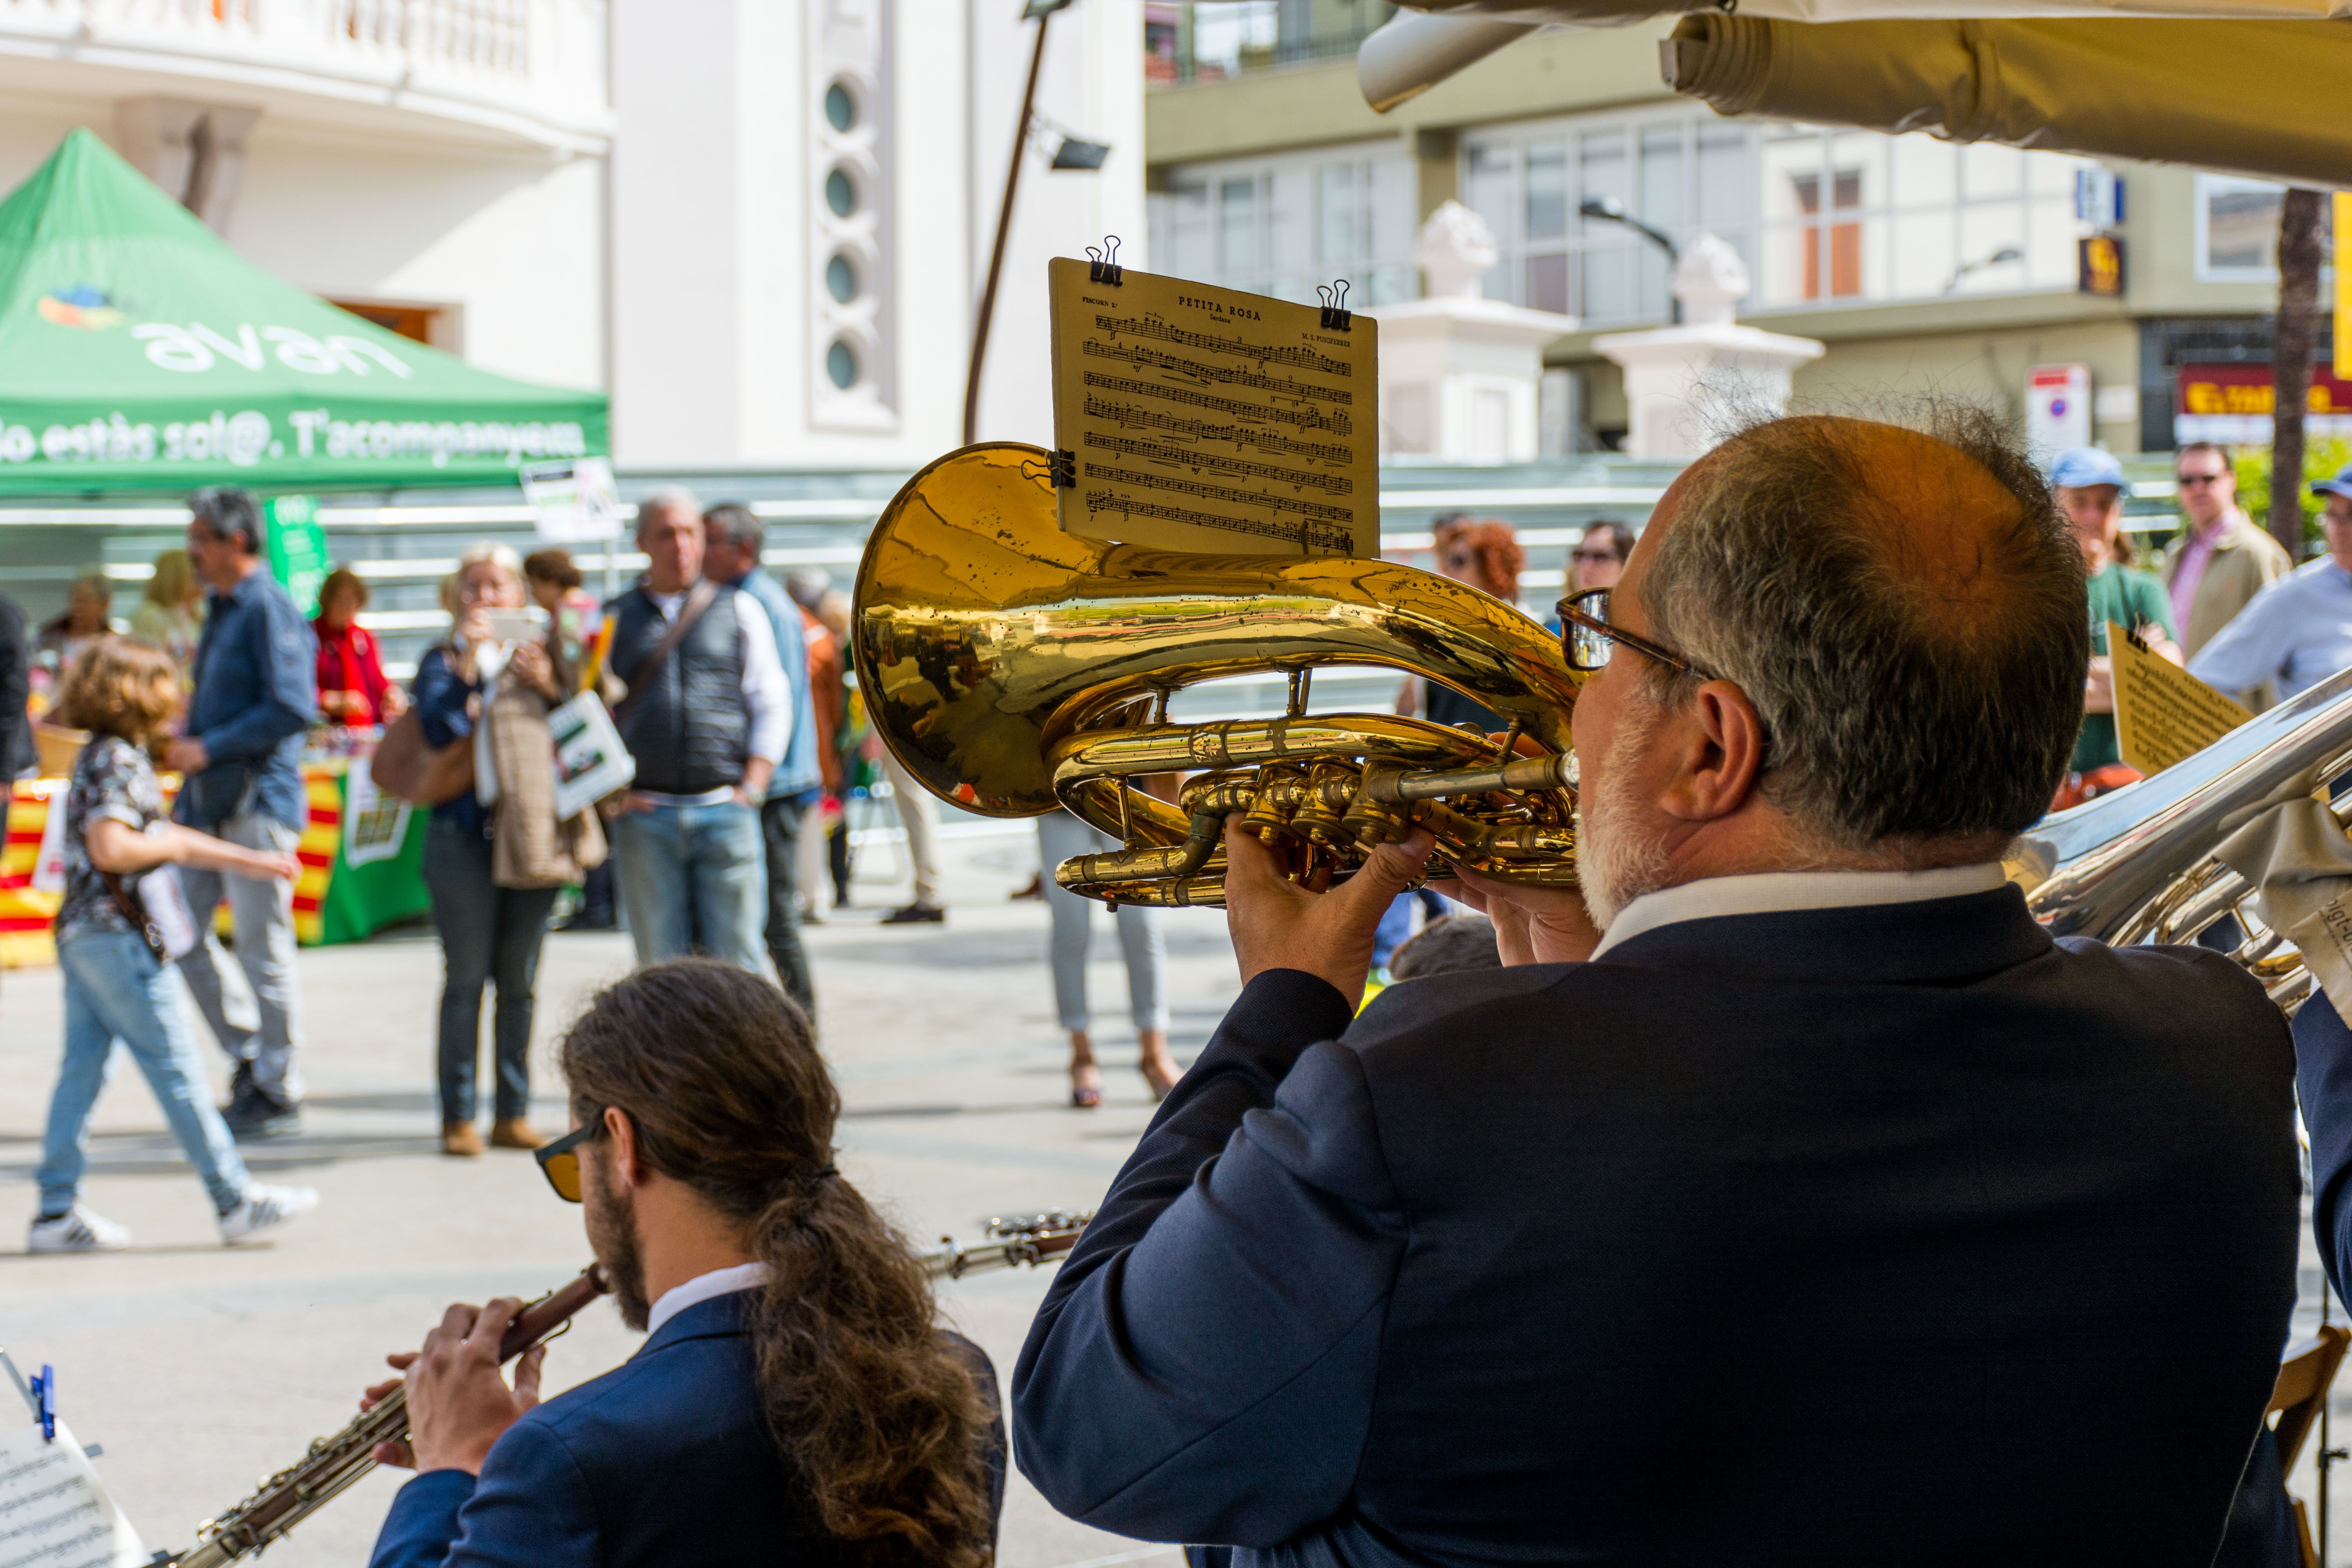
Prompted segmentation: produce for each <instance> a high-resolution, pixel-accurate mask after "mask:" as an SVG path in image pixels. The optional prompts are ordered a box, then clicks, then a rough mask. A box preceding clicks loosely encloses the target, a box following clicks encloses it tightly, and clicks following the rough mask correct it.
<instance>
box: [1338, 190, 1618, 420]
mask: <svg viewBox="0 0 2352 1568" xmlns="http://www.w3.org/2000/svg"><path fill="white" fill-rule="evenodd" d="M1497 254H1498V253H1497V252H1496V247H1495V237H1494V234H1493V232H1492V231H1491V230H1489V229H1488V228H1487V226H1486V221H1485V220H1484V219H1483V218H1481V217H1479V216H1478V215H1477V214H1476V213H1474V212H1472V211H1471V210H1470V209H1469V208H1467V207H1465V206H1464V205H1462V204H1461V203H1459V202H1447V203H1445V204H1444V205H1443V206H1441V207H1439V208H1438V209H1437V210H1436V211H1435V212H1433V213H1432V214H1431V215H1430V217H1429V221H1428V222H1427V223H1426V224H1424V225H1423V226H1422V230H1421V237H1420V239H1419V240H1418V241H1417V242H1416V243H1415V244H1414V247H1413V259H1414V260H1415V261H1417V262H1419V263H1420V264H1421V269H1422V272H1423V277H1424V278H1425V279H1426V281H1427V287H1428V293H1427V297H1426V298H1423V299H1420V300H1409V301H1406V302H1404V303H1402V304H1395V305H1382V306H1380V307H1379V308H1377V309H1375V310H1367V311H1366V312H1365V314H1367V315H1370V316H1371V317H1373V318H1374V319H1376V320H1377V321H1379V322H1380V324H1381V456H1382V457H1388V456H1390V455H1391V454H1403V455H1412V454H1425V455H1428V456H1432V457H1442V458H1474V459H1475V458H1488V459H1493V460H1496V461H1507V462H1522V463H1523V462H1528V461H1530V460H1532V459H1533V458H1535V456H1536V454H1537V450H1538V432H1537V419H1536V407H1537V392H1538V387H1539V386H1540V384H1541V383H1542V380H1543V351H1544V345H1545V344H1547V343H1549V342H1553V341H1555V340H1557V339H1559V338H1560V337H1563V336H1565V335H1567V334H1568V333H1570V332H1572V331H1575V330H1576V318H1575V317H1573V316H1563V315H1559V314H1558V313H1556V312H1554V311H1550V310H1522V309H1521V308H1520V307H1518V306H1517V305H1506V304H1504V303H1502V302H1501V301H1499V300H1487V299H1482V298H1480V296H1479V292H1478V290H1479V281H1480V279H1483V278H1484V277H1485V276H1486V273H1487V272H1488V271H1489V270H1490V269H1491V268H1493V267H1494V265H1495V262H1496V258H1497Z"/></svg>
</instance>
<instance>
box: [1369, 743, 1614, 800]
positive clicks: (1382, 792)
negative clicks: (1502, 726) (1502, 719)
mask: <svg viewBox="0 0 2352 1568" xmlns="http://www.w3.org/2000/svg"><path fill="white" fill-rule="evenodd" d="M1567 787H1568V753H1566V752H1554V753H1551V754H1550V755H1548V756H1541V757H1514V758H1512V759H1511V760H1510V761H1509V762H1507V763H1488V764H1487V765H1486V766H1484V767H1475V768H1442V769H1433V770H1429V771H1424V772H1418V773H1408V772H1406V771H1405V770H1404V769H1402V768H1381V767H1372V768H1367V769H1365V770H1364V788H1365V790H1366V792H1367V793H1369V794H1370V795H1371V797H1372V798H1373V799H1374V800H1379V801H1386V802H1387V803H1389V804H1390V805H1402V803H1404V802H1406V801H1412V800H1443V799H1444V798H1445V797H1446V796H1448V795H1486V794H1489V793H1490V792H1492V791H1495V790H1512V791H1520V790H1538V789H1566V788H1567Z"/></svg>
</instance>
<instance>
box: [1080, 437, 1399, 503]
mask: <svg viewBox="0 0 2352 1568" xmlns="http://www.w3.org/2000/svg"><path fill="white" fill-rule="evenodd" d="M1086 439H1087V450H1088V451H1090V452H1116V453H1118V454H1119V455H1120V456H1122V457H1129V458H1143V459H1144V460H1146V461H1147V462H1154V463H1176V464H1180V465H1181V466H1183V467H1185V468H1205V469H1207V470H1208V471H1209V472H1210V473H1213V474H1232V475H1233V476H1234V477H1235V478H1236V479H1269V480H1272V481H1273V482H1275V483H1276V484H1287V485H1294V486H1297V487H1298V488H1299V489H1318V490H1322V491H1323V492H1325V493H1326V494H1328V495H1335V496H1344V495H1352V494H1354V493H1355V489H1356V481H1355V480H1353V479H1349V477H1348V476H1347V475H1345V474H1327V473H1318V472H1315V471H1314V470H1313V469H1306V470H1301V469H1297V468H1285V467H1284V466H1283V465H1281V464H1280V463H1253V462H1251V461H1250V460H1249V459H1248V458H1223V457H1219V456H1218V455H1217V454H1216V453H1214V452H1196V451H1189V450H1187V449H1186V448H1184V447H1169V446H1163V445H1162V444H1160V442H1157V441H1139V440H1137V439H1135V438H1134V437H1131V436H1106V435H1103V434H1102V433H1101V432H1099V431H1096V430H1089V431H1087V437H1086Z"/></svg>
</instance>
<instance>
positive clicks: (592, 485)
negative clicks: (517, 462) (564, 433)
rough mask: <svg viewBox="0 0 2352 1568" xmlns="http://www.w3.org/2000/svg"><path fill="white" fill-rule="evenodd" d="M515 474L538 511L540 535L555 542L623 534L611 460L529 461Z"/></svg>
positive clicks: (615, 536)
mask: <svg viewBox="0 0 2352 1568" xmlns="http://www.w3.org/2000/svg"><path fill="white" fill-rule="evenodd" d="M516 477H517V478H519V479H520V480H521V481H522V493H523V499H524V500H528V501H529V502H530V505H531V510H533V511H535V512H537V513H538V514H539V536H540V537H541V539H544V540H546V541H547V542H549V543H550V544H573V543H577V542H580V541H582V540H586V539H617V538H619V537H620V533H621V496H620V492H619V491H618V490H617V489H614V485H613V465H612V464H611V463H610V462H609V461H607V460H606V459H604V458H567V459H565V460H563V461H562V462H554V463H525V464H524V465H523V466H522V467H521V468H519V469H517V470H516Z"/></svg>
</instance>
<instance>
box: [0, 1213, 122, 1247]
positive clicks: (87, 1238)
mask: <svg viewBox="0 0 2352 1568" xmlns="http://www.w3.org/2000/svg"><path fill="white" fill-rule="evenodd" d="M130 1245H131V1233H130V1232H129V1231H127V1230H125V1229H123V1228H122V1226H119V1225H117V1224H115V1223H114V1222H113V1221H112V1220H110V1219H103V1218H100V1216H99V1215H94V1214H92V1213H90V1212H89V1210H88V1209H86V1208H84V1207H82V1206H81V1205H79V1204H76V1205H74V1206H73V1207H71V1208H69V1209H68V1210H67V1211H66V1212H65V1213H63V1214H61V1215H58V1217H57V1218H55V1219H41V1218H38V1217H36V1218H35V1219H34V1221H33V1228H32V1230H31V1231H30V1232H29V1233H28V1234H27V1235H26V1238H25V1249H26V1251H27V1252H120V1251H121V1250H122V1249H123V1248H124V1247H128V1246H130Z"/></svg>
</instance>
